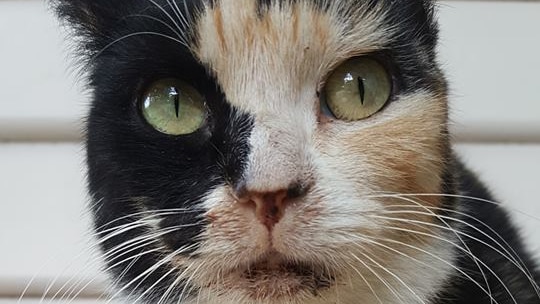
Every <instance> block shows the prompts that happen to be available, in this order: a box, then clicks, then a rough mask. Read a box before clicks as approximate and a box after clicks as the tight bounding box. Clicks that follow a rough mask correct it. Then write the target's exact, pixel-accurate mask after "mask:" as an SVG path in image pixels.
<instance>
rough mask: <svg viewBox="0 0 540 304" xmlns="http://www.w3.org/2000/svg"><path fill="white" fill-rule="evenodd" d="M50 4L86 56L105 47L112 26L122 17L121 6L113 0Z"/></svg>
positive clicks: (66, 0) (70, 0) (56, 0)
mask: <svg viewBox="0 0 540 304" xmlns="http://www.w3.org/2000/svg"><path fill="white" fill-rule="evenodd" d="M50 3H51V5H52V8H53V10H54V11H55V12H56V14H57V16H58V18H59V19H60V20H61V21H62V22H63V24H64V25H66V26H67V27H68V28H69V29H70V33H71V34H73V36H74V37H76V38H77V39H76V40H77V41H78V46H79V48H80V50H81V53H83V54H85V55H89V54H92V53H95V52H97V51H98V50H99V49H100V48H102V47H103V45H102V44H103V43H104V42H105V39H104V38H105V37H107V35H108V34H109V33H108V31H110V29H111V25H112V24H113V22H117V21H118V19H119V16H120V13H119V12H118V7H119V5H118V4H116V5H115V4H114V3H116V1H111V0H51V1H50Z"/></svg>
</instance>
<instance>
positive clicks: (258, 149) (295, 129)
mask: <svg viewBox="0 0 540 304" xmlns="http://www.w3.org/2000/svg"><path fill="white" fill-rule="evenodd" d="M307 141H308V135H307V130H306V126H301V125H300V123H299V121H298V120H294V121H291V120H287V119H283V117H282V119H271V120H266V121H262V120H261V121H258V122H256V123H255V126H254V129H253V132H252V135H251V138H250V145H251V153H250V155H249V158H248V159H249V160H248V165H247V168H246V172H245V174H244V181H243V183H244V185H243V186H244V187H245V188H246V190H247V191H254V192H268V191H278V190H281V189H288V188H290V187H291V185H294V184H298V183H300V184H303V183H304V179H305V176H306V175H307V169H308V168H307V167H308V153H307Z"/></svg>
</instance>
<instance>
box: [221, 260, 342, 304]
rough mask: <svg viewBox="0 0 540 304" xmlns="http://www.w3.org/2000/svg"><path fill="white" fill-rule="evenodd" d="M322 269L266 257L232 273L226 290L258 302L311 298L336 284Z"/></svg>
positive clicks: (320, 266) (302, 263) (303, 263)
mask: <svg viewBox="0 0 540 304" xmlns="http://www.w3.org/2000/svg"><path fill="white" fill-rule="evenodd" d="M324 269H325V268H324V267H323V266H322V265H316V264H313V263H307V262H293V261H286V260H284V259H281V258H276V257H267V258H265V259H262V260H260V261H257V262H255V263H253V264H251V265H249V266H248V267H247V268H245V269H237V270H235V271H233V272H232V273H231V277H230V280H228V281H229V282H228V284H227V285H229V286H227V287H228V288H233V289H240V290H241V291H243V292H244V293H247V294H248V295H249V296H250V297H251V298H253V299H257V300H261V299H278V298H284V297H285V298H286V297H295V296H299V295H303V296H305V295H307V294H309V295H314V294H317V293H318V292H320V291H321V290H323V289H326V288H329V287H331V286H332V285H333V283H334V282H335V278H334V277H333V276H331V275H329V274H328V273H327V271H325V270H324Z"/></svg>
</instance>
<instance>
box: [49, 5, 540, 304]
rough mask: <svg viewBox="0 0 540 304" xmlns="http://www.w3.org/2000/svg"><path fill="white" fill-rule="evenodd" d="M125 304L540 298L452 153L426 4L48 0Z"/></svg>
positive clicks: (501, 216)
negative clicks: (68, 54) (85, 95)
mask: <svg viewBox="0 0 540 304" xmlns="http://www.w3.org/2000/svg"><path fill="white" fill-rule="evenodd" d="M52 5H53V6H54V9H55V10H56V12H57V13H58V15H59V17H60V18H61V19H62V20H64V21H65V22H66V23H67V24H68V25H69V26H70V28H72V29H73V36H74V37H75V39H76V41H77V45H78V52H77V54H79V56H80V58H81V59H82V62H83V66H84V68H85V71H86V73H87V75H88V83H89V87H90V89H91V91H92V104H91V108H90V113H89V115H88V120H87V132H86V149H87V165H88V188H89V192H90V194H91V197H92V201H93V204H92V206H91V209H92V213H93V216H94V223H95V230H96V233H97V234H98V235H99V236H100V239H99V245H100V246H101V248H102V252H103V259H104V260H105V261H106V263H107V266H108V270H107V271H108V272H109V273H110V274H111V278H112V279H111V284H112V285H114V286H115V289H114V291H113V293H112V294H111V297H113V298H121V299H123V301H125V303H235V304H244V303H256V304H258V303H260V304H263V303H264V304H271V303H298V304H301V303H310V304H317V303H344V304H347V303H374V304H376V303H384V304H392V303H407V304H409V303H424V304H450V303H454V304H465V303H471V304H472V303H475V304H483V303H498V304H507V303H519V304H523V303H540V290H539V286H538V282H540V276H539V274H538V272H537V270H536V265H535V262H534V261H533V259H532V257H531V255H530V254H529V253H527V252H526V250H525V248H524V245H523V244H522V241H521V239H520V237H519V235H518V232H517V229H516V227H515V226H514V225H513V224H512V223H511V221H510V219H509V216H508V215H507V213H506V211H505V210H504V209H503V208H502V207H500V206H499V205H498V204H497V203H494V202H492V200H493V198H492V197H491V195H490V193H488V191H487V190H486V187H485V186H484V185H483V184H482V183H481V182H480V181H479V180H478V179H477V178H476V177H475V175H474V174H473V173H471V172H470V171H469V170H468V169H467V168H466V167H465V166H464V165H462V163H461V162H460V161H459V159H458V158H457V157H456V155H455V154H454V152H453V151H452V147H451V144H450V135H449V133H448V89H447V82H446V79H445V76H444V74H443V72H442V71H441V70H440V68H439V66H438V64H437V54H436V50H435V48H436V44H437V35H438V32H437V24H436V16H435V4H434V3H433V2H431V1H429V0H335V1H331V0H124V1H111V0H52Z"/></svg>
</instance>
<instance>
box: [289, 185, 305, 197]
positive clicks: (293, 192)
mask: <svg viewBox="0 0 540 304" xmlns="http://www.w3.org/2000/svg"><path fill="white" fill-rule="evenodd" d="M306 192H307V187H305V186H303V185H302V184H300V183H295V184H293V185H291V186H290V187H289V188H288V189H287V198H299V197H301V196H304V195H305V194H306Z"/></svg>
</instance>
